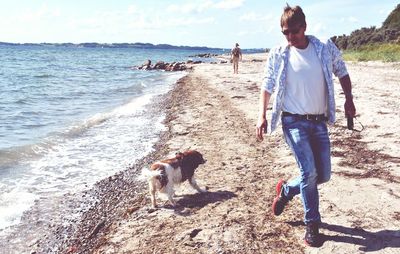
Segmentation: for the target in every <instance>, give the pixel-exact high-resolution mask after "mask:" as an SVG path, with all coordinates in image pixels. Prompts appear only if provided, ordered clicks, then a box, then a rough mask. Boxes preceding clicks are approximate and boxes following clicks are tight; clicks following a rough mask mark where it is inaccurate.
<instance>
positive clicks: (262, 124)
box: [256, 117, 268, 141]
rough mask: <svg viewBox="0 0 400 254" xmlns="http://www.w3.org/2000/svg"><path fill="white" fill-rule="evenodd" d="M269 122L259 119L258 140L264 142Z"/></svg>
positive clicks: (262, 118)
mask: <svg viewBox="0 0 400 254" xmlns="http://www.w3.org/2000/svg"><path fill="white" fill-rule="evenodd" d="M267 126H268V122H267V120H266V119H265V118H264V117H260V118H258V121H257V126H256V137H257V139H258V140H260V141H263V140H264V133H266V130H267Z"/></svg>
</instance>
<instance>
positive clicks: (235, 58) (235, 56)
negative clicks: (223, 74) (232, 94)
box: [231, 43, 242, 74]
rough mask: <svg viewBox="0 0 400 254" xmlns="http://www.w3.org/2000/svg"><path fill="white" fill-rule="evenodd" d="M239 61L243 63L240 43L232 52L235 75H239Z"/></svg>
mask: <svg viewBox="0 0 400 254" xmlns="http://www.w3.org/2000/svg"><path fill="white" fill-rule="evenodd" d="M239 60H240V61H242V50H240V48H239V43H236V45H235V47H234V48H233V49H232V50H231V61H232V64H233V73H234V74H238V73H239V72H238V71H239Z"/></svg>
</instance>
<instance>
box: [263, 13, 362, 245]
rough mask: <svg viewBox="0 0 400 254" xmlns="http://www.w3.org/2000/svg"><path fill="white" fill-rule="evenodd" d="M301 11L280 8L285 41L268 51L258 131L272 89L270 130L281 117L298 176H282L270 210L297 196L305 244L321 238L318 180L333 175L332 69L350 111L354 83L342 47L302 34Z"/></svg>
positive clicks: (276, 210) (349, 112)
mask: <svg viewBox="0 0 400 254" xmlns="http://www.w3.org/2000/svg"><path fill="white" fill-rule="evenodd" d="M306 28H307V24H306V19H305V15H304V13H303V10H302V9H301V8H300V7H299V6H294V7H290V6H289V5H287V6H286V7H285V8H284V11H283V14H282V16H281V29H282V34H283V35H284V36H285V38H286V40H287V44H285V45H282V46H279V47H276V48H274V49H272V50H271V51H270V52H269V56H268V61H267V65H266V74H265V77H264V79H263V82H262V85H261V93H260V110H259V116H258V121H257V126H256V135H257V138H258V139H259V140H263V133H264V132H266V130H267V125H268V122H267V119H266V115H267V105H268V103H269V100H270V96H271V94H272V93H275V99H274V102H273V108H272V113H271V115H272V117H271V122H270V126H269V128H270V132H273V131H274V130H275V129H276V127H277V125H278V122H279V119H280V120H281V122H282V129H283V134H284V137H285V140H286V143H287V144H288V145H289V147H290V148H291V150H292V152H293V154H294V157H295V159H296V162H297V164H298V167H299V171H300V176H299V177H298V178H296V179H294V180H291V181H288V182H286V181H284V180H280V181H279V182H278V183H277V185H276V197H275V199H274V200H273V203H272V211H273V213H274V215H276V216H278V215H280V214H281V213H282V212H283V210H284V208H285V206H286V205H287V203H288V202H289V201H290V200H291V199H292V198H293V197H294V196H296V195H299V194H300V196H301V198H302V202H303V207H304V222H305V225H306V234H305V237H304V240H305V242H306V244H307V245H309V246H313V247H317V246H320V244H322V242H321V237H320V234H319V225H320V223H321V215H320V213H319V195H318V185H319V184H321V183H325V182H327V181H328V180H329V179H330V177H331V158H330V153H331V151H330V140H329V134H328V130H327V125H326V122H329V123H330V124H333V123H334V121H335V98H334V94H335V91H334V87H333V77H332V76H333V75H332V74H334V75H335V76H337V77H338V78H339V82H340V85H341V87H342V90H343V92H344V96H345V103H344V111H345V115H346V116H347V117H354V116H355V114H356V109H355V106H354V103H353V96H352V91H351V90H352V86H351V81H350V77H349V74H348V72H347V69H346V66H345V63H344V61H343V60H342V58H341V54H340V51H339V50H338V48H337V47H336V46H335V44H333V42H332V41H331V40H328V41H326V42H321V41H320V40H319V39H317V38H316V37H314V36H311V35H305V31H306Z"/></svg>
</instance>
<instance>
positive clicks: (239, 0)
mask: <svg viewBox="0 0 400 254" xmlns="http://www.w3.org/2000/svg"><path fill="white" fill-rule="evenodd" d="M243 3H244V0H223V1H220V2H218V3H215V4H214V7H215V8H217V9H225V10H227V9H236V8H239V7H241V6H242V5H243Z"/></svg>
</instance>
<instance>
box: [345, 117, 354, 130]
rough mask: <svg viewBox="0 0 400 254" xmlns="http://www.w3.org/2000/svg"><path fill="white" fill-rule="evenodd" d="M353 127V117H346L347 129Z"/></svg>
mask: <svg viewBox="0 0 400 254" xmlns="http://www.w3.org/2000/svg"><path fill="white" fill-rule="evenodd" d="M353 127H354V121H353V117H349V116H348V117H347V129H349V130H352V129H353Z"/></svg>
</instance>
